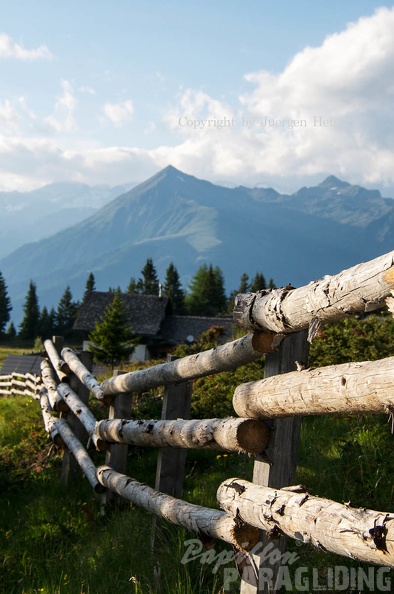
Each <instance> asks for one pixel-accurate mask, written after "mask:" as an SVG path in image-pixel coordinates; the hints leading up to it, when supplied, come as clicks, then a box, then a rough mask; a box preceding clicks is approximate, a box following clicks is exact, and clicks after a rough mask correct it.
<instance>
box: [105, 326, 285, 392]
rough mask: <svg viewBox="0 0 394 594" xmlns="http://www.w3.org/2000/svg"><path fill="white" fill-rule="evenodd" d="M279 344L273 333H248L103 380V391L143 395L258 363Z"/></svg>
mask: <svg viewBox="0 0 394 594" xmlns="http://www.w3.org/2000/svg"><path fill="white" fill-rule="evenodd" d="M279 343H280V339H278V337H277V336H276V335H275V334H274V333H272V332H269V333H256V334H254V335H253V334H247V335H246V336H243V337H242V338H239V339H238V340H234V341H233V342H228V343H226V344H224V345H221V346H217V347H215V348H213V349H210V350H208V351H203V352H201V353H197V354H195V355H188V356H187V357H183V358H182V359H176V360H175V361H170V362H168V363H161V364H159V365H155V366H154V367H149V368H148V369H142V370H139V371H133V372H131V373H124V374H123V375H119V376H117V377H112V378H109V379H107V380H104V381H103V383H102V384H101V388H102V390H103V392H104V394H117V393H120V392H141V391H143V390H148V389H149V388H155V387H158V386H167V385H170V384H174V383H177V382H181V381H187V380H192V379H196V378H198V377H204V376H206V375H211V374H214V373H219V372H221V371H229V370H231V369H234V368H236V367H239V366H240V365H244V364H245V363H250V362H251V361H255V360H256V359H258V358H260V357H261V356H262V354H263V353H267V352H269V351H270V350H274V349H275V348H277V345H278V344H279Z"/></svg>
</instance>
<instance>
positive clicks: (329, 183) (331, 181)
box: [318, 175, 350, 189]
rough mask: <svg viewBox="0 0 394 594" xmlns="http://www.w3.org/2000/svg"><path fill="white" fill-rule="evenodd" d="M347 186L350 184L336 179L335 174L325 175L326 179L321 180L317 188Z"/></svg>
mask: <svg viewBox="0 0 394 594" xmlns="http://www.w3.org/2000/svg"><path fill="white" fill-rule="evenodd" d="M348 186H350V184H349V183H348V182H344V181H342V180H340V179H338V178H337V177H335V175H329V176H328V177H326V179H325V180H324V181H322V182H321V184H319V185H318V187H319V188H335V189H337V188H347V187H348Z"/></svg>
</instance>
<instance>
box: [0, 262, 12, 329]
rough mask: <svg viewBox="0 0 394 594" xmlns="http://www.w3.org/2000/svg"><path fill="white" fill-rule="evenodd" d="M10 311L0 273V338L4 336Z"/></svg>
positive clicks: (3, 281)
mask: <svg viewBox="0 0 394 594" xmlns="http://www.w3.org/2000/svg"><path fill="white" fill-rule="evenodd" d="M11 310H12V305H11V300H10V298H9V296H8V291H7V285H6V283H5V280H4V277H3V275H2V273H1V272H0V338H1V337H3V336H4V331H5V327H6V324H7V322H9V320H10V311H11Z"/></svg>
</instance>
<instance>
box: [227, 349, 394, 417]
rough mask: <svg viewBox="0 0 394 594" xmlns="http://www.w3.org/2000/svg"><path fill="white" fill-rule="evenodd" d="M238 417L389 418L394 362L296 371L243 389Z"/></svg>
mask: <svg viewBox="0 0 394 594" xmlns="http://www.w3.org/2000/svg"><path fill="white" fill-rule="evenodd" d="M233 406H234V410H235V412H236V413H237V415H240V416H242V417H252V418H258V419H264V418H269V417H287V416H289V415H320V414H330V413H338V414H361V413H384V412H392V410H394V357H388V358H387V359H381V360H380V361H365V362H361V363H343V364H341V365H332V366H329V367H319V368H317V369H305V370H303V371H292V372H290V373H285V374H283V375H278V376H274V377H268V378H265V379H263V380H258V381H256V382H248V383H246V384H241V385H239V386H238V387H237V388H236V389H235V391H234V397H233Z"/></svg>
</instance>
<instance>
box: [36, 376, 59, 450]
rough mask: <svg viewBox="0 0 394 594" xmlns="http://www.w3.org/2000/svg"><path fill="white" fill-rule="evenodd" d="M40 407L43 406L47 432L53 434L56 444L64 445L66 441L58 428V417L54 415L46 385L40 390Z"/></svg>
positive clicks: (52, 437) (42, 411)
mask: <svg viewBox="0 0 394 594" xmlns="http://www.w3.org/2000/svg"><path fill="white" fill-rule="evenodd" d="M40 407H41V413H42V418H43V421H44V427H45V431H46V432H47V433H49V435H50V436H51V439H52V441H53V442H54V443H56V445H59V446H61V445H63V444H64V442H63V440H62V438H61V437H60V434H59V431H58V430H57V428H56V418H55V417H52V414H51V412H52V407H51V404H50V401H49V397H48V391H47V389H46V388H45V387H44V388H42V390H41V392H40Z"/></svg>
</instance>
